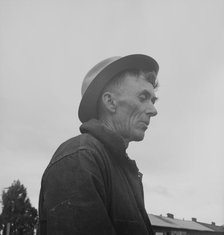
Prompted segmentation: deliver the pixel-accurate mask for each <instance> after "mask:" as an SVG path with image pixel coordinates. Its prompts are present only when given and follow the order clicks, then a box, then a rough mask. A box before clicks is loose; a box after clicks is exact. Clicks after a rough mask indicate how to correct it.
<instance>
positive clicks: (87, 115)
mask: <svg viewBox="0 0 224 235" xmlns="http://www.w3.org/2000/svg"><path fill="white" fill-rule="evenodd" d="M129 69H140V70H143V71H154V72H155V73H156V74H157V73H158V71H159V65H158V63H157V62H156V61H155V60H154V59H153V58H152V57H150V56H146V55H141V54H134V55H128V56H125V57H121V58H120V59H118V60H116V61H114V62H112V63H110V64H109V65H107V66H106V67H105V68H104V69H103V70H102V71H100V73H98V74H97V75H96V77H95V78H94V79H93V81H92V82H91V84H90V85H89V87H88V88H87V90H86V91H85V93H84V95H83V97H82V100H81V102H80V105H79V112H78V115H79V119H80V121H81V122H82V123H83V122H86V121H88V120H90V119H92V118H97V103H98V99H99V96H100V95H101V92H102V90H103V88H104V87H105V85H106V84H107V83H108V82H109V81H110V80H111V79H112V78H114V76H115V75H117V74H118V73H121V72H123V71H125V70H129Z"/></svg>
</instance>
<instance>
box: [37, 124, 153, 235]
mask: <svg viewBox="0 0 224 235" xmlns="http://www.w3.org/2000/svg"><path fill="white" fill-rule="evenodd" d="M80 130H81V132H82V134H81V135H79V136H77V137H74V138H72V139H70V140H68V141H66V142H65V143H63V144H62V145H61V146H60V147H59V148H58V149H57V151H56V153H55V154H54V156H53V158H52V159H51V161H50V163H49V165H48V167H47V169H46V170H45V172H44V175H43V178H42V183H41V191H40V199H39V219H40V227H39V234H40V235H46V234H48V235H59V234H60V235H62V234H63V235H104V234H105V235H125V234H127V235H149V234H150V235H151V234H153V232H152V228H151V224H150V221H149V218H148V215H147V213H146V211H145V206H144V198H143V187H142V181H141V177H142V174H141V173H140V172H139V171H138V168H137V166H136V163H135V161H133V160H130V159H129V158H128V156H127V154H126V151H125V145H124V142H123V140H122V138H121V137H120V136H118V135H117V134H116V133H114V132H112V131H110V130H109V129H107V128H106V127H104V126H103V125H102V124H101V123H100V122H99V121H97V120H91V121H89V122H87V123H84V124H83V125H82V126H81V127H80Z"/></svg>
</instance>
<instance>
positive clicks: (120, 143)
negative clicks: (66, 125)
mask: <svg viewBox="0 0 224 235" xmlns="http://www.w3.org/2000/svg"><path fill="white" fill-rule="evenodd" d="M80 131H81V133H89V134H91V135H93V136H94V137H95V138H97V139H98V140H100V142H102V143H103V144H104V145H105V146H106V147H107V148H108V149H109V150H110V151H111V152H112V153H114V154H116V155H122V156H126V148H125V144H124V140H123V138H122V137H121V136H120V135H118V134H117V133H115V132H113V131H111V130H110V129H108V128H107V127H106V126H105V125H103V123H102V122H101V121H99V120H96V119H91V120H90V121H88V122H85V123H83V124H82V125H81V126H80Z"/></svg>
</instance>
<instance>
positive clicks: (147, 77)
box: [123, 70, 158, 88]
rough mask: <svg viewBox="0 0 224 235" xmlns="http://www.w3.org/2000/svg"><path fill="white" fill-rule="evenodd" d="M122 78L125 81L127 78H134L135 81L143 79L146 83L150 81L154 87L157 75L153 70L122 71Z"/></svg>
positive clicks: (156, 82) (156, 83)
mask: <svg viewBox="0 0 224 235" xmlns="http://www.w3.org/2000/svg"><path fill="white" fill-rule="evenodd" d="M123 79H124V80H125V81H127V80H129V79H134V80H135V81H136V82H140V81H141V80H144V81H146V82H148V83H151V85H152V86H153V87H154V88H156V87H157V85H158V81H157V75H156V73H155V72H154V71H142V70H136V71H126V73H124V77H123Z"/></svg>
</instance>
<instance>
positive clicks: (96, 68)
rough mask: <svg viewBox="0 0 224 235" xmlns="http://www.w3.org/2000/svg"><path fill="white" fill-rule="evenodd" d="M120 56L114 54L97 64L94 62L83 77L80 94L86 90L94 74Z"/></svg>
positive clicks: (94, 76)
mask: <svg viewBox="0 0 224 235" xmlns="http://www.w3.org/2000/svg"><path fill="white" fill-rule="evenodd" d="M120 58H121V57H120V56H114V57H110V58H107V59H105V60H102V61H101V62H99V63H98V64H96V65H95V66H94V67H93V68H92V69H90V70H89V72H88V73H87V74H86V76H85V77H84V79H83V82H82V89H81V93H82V96H83V95H84V93H85V92H86V90H87V88H88V87H89V85H90V84H91V82H92V81H93V80H94V79H95V78H96V76H97V75H98V74H99V73H100V72H101V71H102V70H103V69H104V68H106V67H107V66H108V65H109V64H111V63H112V62H114V61H116V60H118V59H120Z"/></svg>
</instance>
